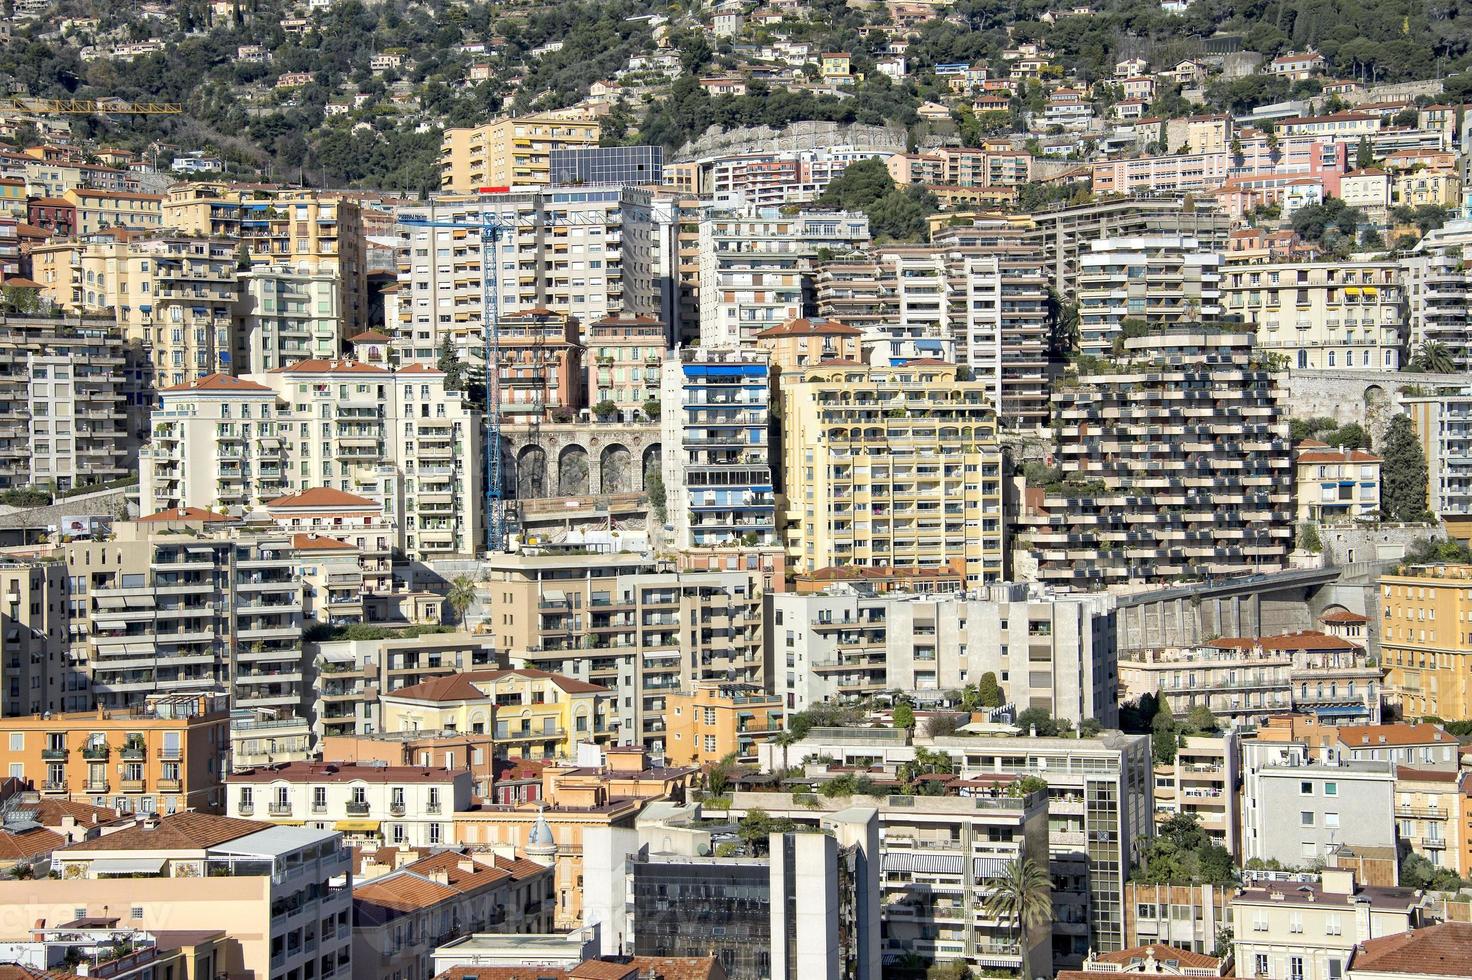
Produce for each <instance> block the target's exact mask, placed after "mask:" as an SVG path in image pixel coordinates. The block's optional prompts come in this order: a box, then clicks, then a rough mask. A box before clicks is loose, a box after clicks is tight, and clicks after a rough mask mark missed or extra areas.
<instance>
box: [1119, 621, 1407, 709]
mask: <svg viewBox="0 0 1472 980" xmlns="http://www.w3.org/2000/svg"><path fill="white" fill-rule="evenodd" d="M1380 678H1381V669H1380V667H1379V666H1378V665H1373V664H1371V663H1369V661H1368V660H1367V658H1366V655H1365V649H1364V647H1363V646H1361V645H1360V644H1358V643H1354V642H1352V641H1350V640H1347V639H1344V638H1343V637H1337V636H1330V635H1328V634H1325V633H1320V632H1318V631H1315V630H1306V631H1303V632H1298V633H1284V634H1279V635H1274V636H1258V637H1218V638H1216V639H1213V640H1207V641H1205V642H1204V643H1201V644H1200V645H1198V646H1194V647H1181V648H1166V649H1150V650H1142V651H1139V652H1138V653H1135V654H1133V655H1131V656H1129V657H1128V658H1127V659H1123V660H1121V661H1120V664H1119V684H1120V691H1121V696H1122V697H1125V698H1127V699H1136V698H1139V697H1142V696H1143V695H1146V694H1149V695H1151V696H1153V697H1155V698H1157V699H1158V700H1159V702H1160V703H1161V704H1162V706H1165V707H1168V708H1169V709H1170V710H1171V712H1173V713H1174V714H1175V715H1177V716H1179V717H1182V718H1184V717H1185V716H1186V715H1188V714H1190V712H1191V709H1192V708H1196V707H1206V708H1208V709H1209V710H1210V711H1211V712H1212V714H1214V715H1216V716H1217V717H1218V718H1220V719H1222V720H1223V721H1229V720H1230V721H1241V722H1252V721H1259V722H1260V721H1263V720H1265V719H1267V718H1268V717H1270V716H1272V715H1274V714H1281V713H1285V712H1290V711H1291V712H1299V713H1302V714H1310V715H1313V716H1314V717H1317V718H1319V719H1321V720H1323V721H1325V722H1327V723H1330V724H1339V725H1345V724H1371V725H1374V724H1379V722H1380V700H1381V695H1382V693H1383V691H1382V687H1383V685H1382V683H1381V679H1380Z"/></svg>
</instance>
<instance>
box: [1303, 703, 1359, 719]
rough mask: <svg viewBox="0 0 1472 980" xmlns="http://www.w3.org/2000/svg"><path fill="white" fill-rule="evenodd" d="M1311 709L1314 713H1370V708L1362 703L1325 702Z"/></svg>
mask: <svg viewBox="0 0 1472 980" xmlns="http://www.w3.org/2000/svg"><path fill="white" fill-rule="evenodd" d="M1313 710H1314V714H1316V715H1335V716H1349V715H1367V714H1369V713H1370V709H1369V708H1366V707H1365V706H1364V705H1362V704H1326V705H1323V706H1321V707H1317V708H1314V709H1313Z"/></svg>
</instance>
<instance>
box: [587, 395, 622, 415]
mask: <svg viewBox="0 0 1472 980" xmlns="http://www.w3.org/2000/svg"><path fill="white" fill-rule="evenodd" d="M617 411H618V406H617V405H615V404H614V403H613V402H611V401H609V400H608V399H607V398H605V399H603V400H602V401H601V402H599V403H598V404H596V405H594V406H593V414H594V415H596V416H597V417H598V418H599V419H603V420H607V419H611V418H613V416H614V413H616V412H617Z"/></svg>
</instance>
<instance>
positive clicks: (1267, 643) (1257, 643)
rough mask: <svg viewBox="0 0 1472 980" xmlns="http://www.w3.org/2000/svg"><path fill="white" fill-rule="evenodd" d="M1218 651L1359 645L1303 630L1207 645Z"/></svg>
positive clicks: (1351, 647)
mask: <svg viewBox="0 0 1472 980" xmlns="http://www.w3.org/2000/svg"><path fill="white" fill-rule="evenodd" d="M1206 645H1207V646H1209V647H1215V648H1217V649H1218V650H1250V649H1252V648H1253V647H1261V648H1262V649H1264V650H1282V651H1287V650H1358V649H1359V646H1358V645H1357V644H1354V643H1351V642H1350V641H1349V640H1346V639H1344V638H1343V637H1338V636H1330V635H1329V634H1328V633H1321V632H1319V631H1318V630H1303V631H1301V632H1298V633H1280V634H1278V635H1277V636H1258V637H1251V636H1224V637H1220V638H1219V639H1215V640H1211V641H1209V642H1208V643H1207V644H1206Z"/></svg>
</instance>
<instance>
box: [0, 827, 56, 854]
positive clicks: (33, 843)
mask: <svg viewBox="0 0 1472 980" xmlns="http://www.w3.org/2000/svg"><path fill="white" fill-rule="evenodd" d="M65 846H66V838H65V837H63V836H61V835H60V834H58V833H56V832H54V831H50V830H47V829H46V828H45V827H36V828H35V829H33V830H24V831H21V832H20V833H18V834H12V833H9V832H7V831H0V861H24V860H25V859H27V858H33V857H35V856H37V855H38V854H50V853H51V852H52V851H54V850H56V849H57V848H58V847H65Z"/></svg>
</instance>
